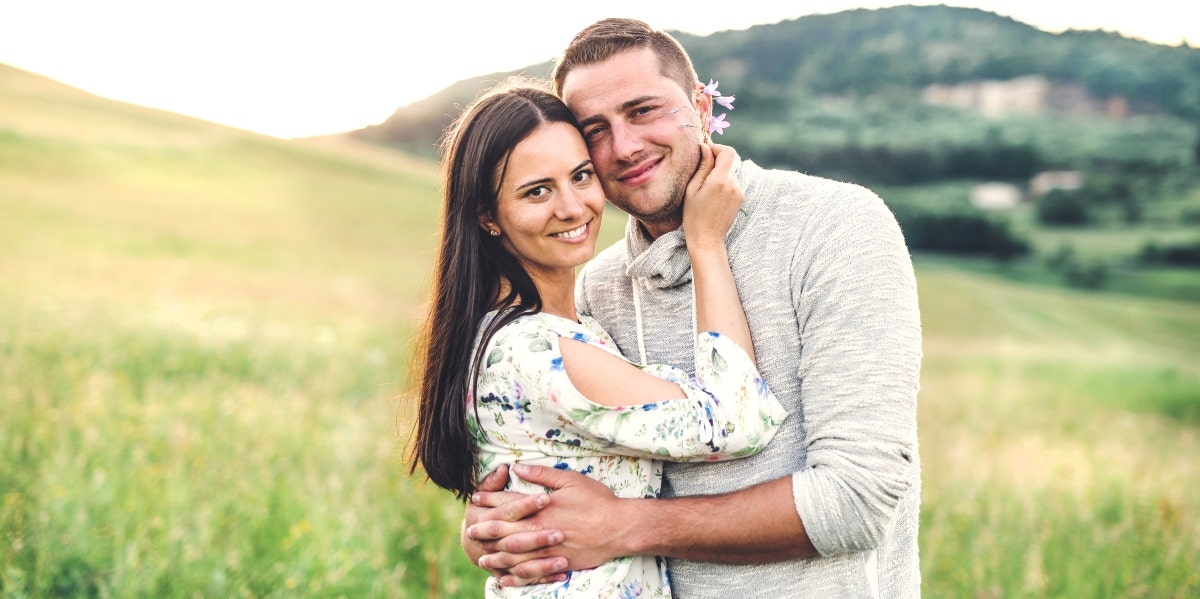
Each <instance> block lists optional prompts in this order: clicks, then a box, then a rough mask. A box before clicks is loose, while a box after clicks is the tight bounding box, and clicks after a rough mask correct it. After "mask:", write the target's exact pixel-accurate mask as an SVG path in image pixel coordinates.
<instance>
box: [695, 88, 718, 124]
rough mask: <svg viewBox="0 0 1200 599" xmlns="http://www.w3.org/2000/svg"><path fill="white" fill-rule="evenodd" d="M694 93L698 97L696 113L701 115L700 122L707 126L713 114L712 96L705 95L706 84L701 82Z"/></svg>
mask: <svg viewBox="0 0 1200 599" xmlns="http://www.w3.org/2000/svg"><path fill="white" fill-rule="evenodd" d="M692 93H694V94H695V95H696V112H698V113H699V114H700V122H701V123H702V124H703V125H705V126H707V125H708V119H709V117H711V116H712V113H713V99H712V96H710V95H708V94H706V93H704V84H703V83H700V82H699V81H697V82H696V88H695V90H694V91H693V92H692Z"/></svg>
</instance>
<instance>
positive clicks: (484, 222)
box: [479, 213, 500, 237]
mask: <svg viewBox="0 0 1200 599" xmlns="http://www.w3.org/2000/svg"><path fill="white" fill-rule="evenodd" d="M479 228H481V229H483V230H484V231H486V232H487V234H488V235H491V236H492V237H499V236H500V227H499V226H498V225H496V221H494V220H492V215H490V214H487V213H483V214H480V215H479Z"/></svg>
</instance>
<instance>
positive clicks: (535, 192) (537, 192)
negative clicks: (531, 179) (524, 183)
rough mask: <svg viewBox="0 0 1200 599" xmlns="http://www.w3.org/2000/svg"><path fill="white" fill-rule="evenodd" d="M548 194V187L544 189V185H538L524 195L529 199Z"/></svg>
mask: <svg viewBox="0 0 1200 599" xmlns="http://www.w3.org/2000/svg"><path fill="white" fill-rule="evenodd" d="M548 193H550V188H549V187H546V186H545V185H538V186H537V187H534V188H533V189H530V190H529V191H528V192H526V193H525V195H526V196H528V197H531V198H540V197H542V196H544V195H546V194H548Z"/></svg>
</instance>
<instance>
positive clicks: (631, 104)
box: [579, 96, 659, 129]
mask: <svg viewBox="0 0 1200 599" xmlns="http://www.w3.org/2000/svg"><path fill="white" fill-rule="evenodd" d="M658 99H659V96H640V97H637V98H634V99H632V100H626V101H625V102H622V103H621V105H620V106H618V107H617V112H625V111H627V110H629V109H630V108H633V107H635V106H637V105H639V104H643V103H645V102H649V101H651V100H658ZM603 120H604V118H603V117H601V116H600V115H598V114H597V115H592V116H589V117H587V118H586V119H583V120H581V121H579V128H580V129H586V128H587V126H588V125H591V124H593V123H596V122H599V121H603Z"/></svg>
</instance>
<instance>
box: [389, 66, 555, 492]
mask: <svg viewBox="0 0 1200 599" xmlns="http://www.w3.org/2000/svg"><path fill="white" fill-rule="evenodd" d="M557 122H565V123H569V124H571V125H572V126H575V124H576V122H575V119H574V117H573V116H572V115H571V112H570V110H568V109H567V107H566V106H565V105H564V104H563V103H562V101H561V100H559V99H558V97H557V96H555V95H554V94H553V93H551V92H550V91H549V87H548V83H543V82H540V81H536V80H531V79H527V78H516V79H509V80H506V81H504V82H502V83H501V84H499V85H497V86H496V87H493V88H491V89H490V90H488V91H486V92H484V93H483V94H482V95H480V96H479V97H478V98H476V100H475V101H474V102H472V103H471V104H470V105H468V106H467V108H466V109H464V110H463V112H462V114H461V115H460V116H459V117H458V119H457V120H456V121H455V122H454V123H453V124H452V125H451V126H450V128H449V129H447V131H446V134H445V135H444V136H443V138H442V140H441V145H440V147H441V152H442V190H443V192H442V193H443V200H444V205H443V220H442V235H441V241H440V243H439V247H438V257H437V263H436V266H435V269H434V276H433V289H432V297H431V300H430V301H431V307H430V313H429V316H428V318H427V319H426V322H425V326H424V329H423V331H422V335H421V338H420V341H419V346H418V348H417V355H416V356H415V357H416V360H417V363H416V365H415V366H416V367H415V369H414V373H415V374H416V376H417V379H418V380H419V381H420V383H419V384H420V389H421V396H420V397H421V399H420V406H419V408H418V414H417V431H416V442H415V444H414V448H413V452H412V453H413V455H412V457H411V464H410V467H409V473H410V474H411V473H413V472H415V471H416V469H417V467H418V466H420V467H421V468H423V469H424V470H425V473H426V474H427V475H428V476H429V478H430V480H432V481H433V482H434V483H435V484H437V485H438V486H439V487H442V488H444V489H448V490H450V491H454V493H455V495H456V496H457V497H458V498H459V499H466V498H467V497H469V496H470V494H471V493H472V492H473V491H474V490H475V484H476V480H477V477H478V475H479V472H478V470H479V466H478V461H477V460H476V451H475V446H474V441H473V440H472V438H471V433H470V431H469V430H468V428H467V396H468V394H473V393H474V390H475V374H476V373H477V372H478V367H479V364H480V362H481V357H482V353H483V348H484V347H486V346H487V342H488V340H489V339H491V337H492V335H493V334H494V333H495V332H496V331H497V330H499V329H500V327H502V326H504V325H505V324H507V323H508V322H511V321H512V320H514V319H515V318H517V317H518V316H521V315H523V314H528V313H532V312H537V311H539V310H541V308H542V300H541V296H540V295H538V292H537V288H536V287H535V286H534V284H533V280H532V279H531V278H530V277H529V274H528V273H526V272H525V269H524V268H523V267H522V266H521V264H520V262H518V261H517V259H516V258H515V257H514V256H513V255H512V254H510V253H509V252H508V251H507V250H506V249H505V248H504V246H503V245H502V244H501V238H500V237H492V236H491V235H488V233H487V232H486V231H484V230H483V228H482V227H481V226H480V223H479V218H480V216H481V215H489V216H492V217H494V216H495V210H496V198H497V195H498V193H499V187H500V182H501V181H502V180H503V178H504V172H505V170H506V169H507V166H508V158H509V156H510V154H511V152H512V149H513V148H514V147H516V145H517V144H518V143H520V142H521V141H522V140H524V139H525V138H526V137H528V136H529V134H531V133H533V131H534V130H536V129H537V128H538V127H540V126H541V125H543V124H546V123H557ZM502 294H503V295H502ZM490 310H499V313H498V315H497V317H496V318H494V319H493V320H492V322H491V323H490V325H489V326H488V327H487V330H485V331H484V334H483V341H482V342H481V343H480V344H479V350H478V351H476V352H472V351H471V349H472V344H473V342H474V341H475V336H476V334H477V333H478V332H479V327H480V324H481V322H482V321H483V318H484V316H485V315H486V314H487V312H489V311H490Z"/></svg>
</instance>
